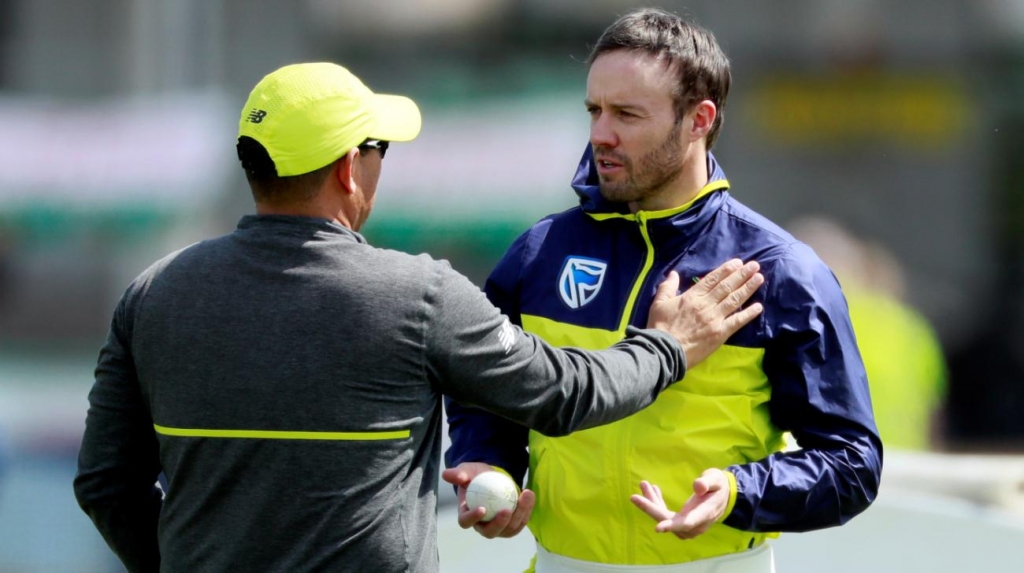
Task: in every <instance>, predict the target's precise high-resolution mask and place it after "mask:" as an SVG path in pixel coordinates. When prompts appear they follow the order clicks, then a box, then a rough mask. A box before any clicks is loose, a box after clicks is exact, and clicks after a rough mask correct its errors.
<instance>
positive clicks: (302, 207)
mask: <svg viewBox="0 0 1024 573" xmlns="http://www.w3.org/2000/svg"><path fill="white" fill-rule="evenodd" d="M256 214H257V215H288V216H292V217H313V218H315V219H327V220H328V221H334V222H335V223H338V224H339V225H343V226H345V227H348V228H349V229H351V228H352V225H351V224H350V223H349V222H348V221H347V220H345V219H344V218H343V217H344V215H343V214H342V213H340V212H336V213H331V212H330V209H325V208H324V207H323V206H322V205H319V204H317V203H316V202H313V201H311V202H307V203H295V204H292V203H288V204H278V203H256Z"/></svg>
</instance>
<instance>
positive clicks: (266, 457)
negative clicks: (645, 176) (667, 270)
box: [75, 63, 763, 573]
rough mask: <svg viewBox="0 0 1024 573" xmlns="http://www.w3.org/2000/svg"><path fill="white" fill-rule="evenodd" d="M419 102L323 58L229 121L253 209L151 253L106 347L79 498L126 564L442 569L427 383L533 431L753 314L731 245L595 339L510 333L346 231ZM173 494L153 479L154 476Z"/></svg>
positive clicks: (257, 94) (445, 274) (462, 283)
mask: <svg viewBox="0 0 1024 573" xmlns="http://www.w3.org/2000/svg"><path fill="white" fill-rule="evenodd" d="M419 130H420V114H419V110H418V109H417V108H416V105H415V104H414V103H413V102H412V101H410V100H409V99H407V98H404V97H398V96H385V95H377V94H374V93H372V92H371V91H370V90H369V89H368V88H366V86H364V85H363V84H362V82H360V81H359V80H358V79H357V78H356V77H355V76H353V75H352V74H351V73H349V72H348V71H347V70H345V69H344V68H341V67H339V66H336V65H333V64H326V63H319V64H298V65H293V66H287V67H284V68H281V69H279V70H277V71H275V72H273V73H271V74H270V75H268V76H267V77H265V78H264V79H263V80H262V81H261V82H260V83H259V84H258V85H257V86H256V87H255V89H254V90H253V91H252V94H251V95H250V97H249V100H248V101H247V102H246V104H245V107H244V108H243V110H242V114H241V119H240V122H239V138H238V155H239V158H240V160H241V162H242V165H243V167H244V169H245V172H246V177H247V178H248V180H249V184H250V187H251V189H252V193H253V197H254V198H255V203H256V213H257V214H256V215H249V216H246V217H243V218H242V220H241V221H240V222H239V224H238V227H237V229H235V231H234V232H232V233H230V234H227V235H224V236H222V237H218V238H215V239H211V240H208V241H203V242H200V243H197V244H195V245H192V246H190V247H187V248H185V249H183V250H181V251H178V252H176V253H172V254H171V255H168V256H167V257H165V258H163V259H161V260H160V261H158V262H156V263H155V264H153V266H151V267H150V268H149V269H147V270H146V271H145V272H143V273H142V274H141V275H140V276H139V277H138V278H136V280H135V281H134V282H133V283H132V284H131V286H130V287H129V288H128V290H127V292H126V293H125V294H124V296H123V297H122V299H121V301H120V303H119V304H118V306H117V308H116V310H115V311H114V316H113V320H112V323H111V329H110V334H109V336H108V339H107V342H106V344H105V345H104V347H103V348H102V350H101V351H100V356H99V363H98V365H97V368H96V378H95V383H94V385H93V388H92V391H91V392H90V394H89V402H90V408H89V413H88V417H87V420H86V430H85V435H84V438H83V441H82V448H81V452H80V455H79V466H78V475H77V477H76V478H75V494H76V496H77V498H78V501H79V504H80V505H81V506H82V508H83V509H84V510H85V512H86V513H87V514H88V515H89V517H90V518H91V519H92V520H93V522H94V523H95V524H96V527H97V528H98V529H99V531H100V533H101V534H102V535H103V537H104V538H105V539H106V541H107V543H108V544H109V545H110V547H111V548H112V549H113V550H114V552H115V553H116V554H117V555H118V557H119V558H120V559H121V560H122V562H123V563H124V564H125V566H126V567H127V568H128V570H129V571H132V572H142V571H154V572H155V571H188V572H190V573H196V572H204V571H218V572H220V571H247V572H252V571H287V572H289V573H295V572H302V571H332V572H336V571H360V572H365V571H374V572H389V571H427V572H430V571H436V570H437V569H438V563H437V548H436V522H435V519H436V518H435V515H436V489H437V476H438V466H439V455H440V445H441V440H440V431H441V396H442V394H448V395H451V396H453V397H455V398H457V399H458V400H460V401H463V402H465V403H468V404H474V405H478V406H481V407H483V408H487V409H489V410H491V411H493V412H495V413H497V414H500V415H502V416H505V417H507V418H509V419H511V420H515V421H516V422H518V423H520V424H524V425H526V426H529V427H531V428H534V429H536V430H538V431H540V432H544V433H545V434H552V435H563V434H566V433H569V432H572V431H574V430H577V429H582V428H588V427H592V426H595V425H598V424H602V423H607V422H610V421H613V420H616V419H620V418H623V417H625V416H627V415H629V414H631V413H633V412H636V411H637V410H639V409H641V408H643V407H645V406H646V405H648V404H650V403H651V402H652V401H653V400H654V398H655V397H656V396H657V394H658V393H659V392H660V391H661V390H663V389H664V388H665V387H666V386H667V385H668V384H670V383H672V382H673V381H675V380H678V379H679V378H681V377H683V375H684V373H685V370H686V367H687V365H688V364H689V365H695V364H697V363H698V362H700V361H701V360H703V358H704V357H706V356H707V355H708V354H710V353H711V352H712V351H713V350H714V349H715V348H717V347H718V346H719V345H720V344H721V343H722V342H723V341H724V340H725V339H726V338H727V337H728V336H729V335H731V334H732V333H733V332H735V331H736V330H737V329H739V328H740V327H741V326H742V325H743V324H745V323H746V322H748V321H750V320H751V319H752V318H754V317H755V316H756V315H757V314H758V313H759V312H760V306H759V305H756V304H755V305H751V306H750V307H748V308H747V309H744V310H739V311H738V309H739V305H740V304H742V303H743V302H744V301H745V300H747V299H748V298H749V297H750V296H751V294H753V292H754V291H755V290H756V289H757V288H758V286H759V285H760V284H761V282H762V280H763V278H762V277H761V275H760V274H758V273H757V270H758V266H757V264H756V263H748V264H747V265H741V264H740V262H739V261H732V262H731V263H730V264H728V265H723V267H722V268H720V269H718V270H717V271H715V272H713V273H711V274H710V275H709V276H708V278H707V279H706V280H705V281H704V282H703V283H702V285H699V286H697V287H694V288H691V289H690V290H688V291H687V292H686V293H684V294H683V295H682V296H677V295H676V292H677V289H678V285H679V278H678V276H675V277H672V278H671V279H670V280H669V281H666V283H665V284H664V285H663V287H662V292H661V294H660V296H659V297H658V298H657V300H656V301H655V302H654V303H653V305H652V307H651V319H650V321H649V322H648V326H649V327H653V328H647V329H632V330H631V331H630V332H629V333H628V337H627V338H626V340H624V341H623V342H622V343H621V344H619V345H616V346H615V347H614V348H612V349H610V350H608V351H605V352H595V353H586V352H581V351H575V350H558V349H555V348H552V347H551V346H549V345H547V344H545V343H543V342H542V341H540V340H539V339H537V338H534V337H532V336H530V335H526V334H524V333H523V332H522V331H521V330H520V329H519V328H518V327H514V326H512V325H511V324H510V323H509V320H508V319H507V318H505V317H504V316H503V315H501V314H500V313H499V312H498V310H497V309H495V308H494V307H493V306H491V305H490V303H488V302H487V300H486V298H485V297H484V295H483V293H481V292H480V290H479V289H478V288H477V287H476V286H474V285H473V284H471V283H470V282H469V281H468V280H467V279H466V278H464V277H463V276H461V275H459V274H458V273H456V272H454V271H453V270H452V269H451V268H450V267H449V266H448V265H447V264H446V263H443V262H438V261H434V260H432V259H430V258H429V257H427V256H424V255H421V256H416V257H414V256H410V255H406V254H404V253H397V252H394V251H387V250H383V249H376V248H374V247H372V246H370V245H368V244H367V243H366V240H365V239H364V238H363V237H362V236H361V235H360V234H359V233H358V231H359V229H360V228H361V227H362V225H363V223H365V222H366V219H367V217H368V216H369V214H370V211H371V209H372V207H373V201H374V196H375V192H376V185H377V179H378V176H379V175H380V170H381V161H382V159H383V158H384V154H385V151H386V150H387V149H388V143H389V142H391V141H409V140H412V139H413V138H415V137H416V135H417V134H418V132H419ZM161 473H163V474H164V476H165V477H166V480H165V482H163V483H166V486H165V487H163V488H157V487H155V486H154V484H155V483H156V481H157V478H158V475H159V474H161Z"/></svg>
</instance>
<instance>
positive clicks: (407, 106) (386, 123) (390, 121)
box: [369, 94, 423, 141]
mask: <svg viewBox="0 0 1024 573" xmlns="http://www.w3.org/2000/svg"><path fill="white" fill-rule="evenodd" d="M370 101H371V102H372V104H371V105H372V106H373V114H374V116H376V118H377V127H376V129H374V130H373V131H372V132H371V133H370V136H369V137H370V138H372V139H383V140H385V141H412V140H413V139H416V136H417V135H419V133H420V126H421V125H422V122H423V120H422V119H421V118H420V108H418V107H416V102H414V101H412V100H411V99H409V98H407V97H405V96H397V95H384V94H373V97H372V98H371V100H370Z"/></svg>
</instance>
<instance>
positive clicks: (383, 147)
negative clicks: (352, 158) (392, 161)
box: [358, 139, 391, 159]
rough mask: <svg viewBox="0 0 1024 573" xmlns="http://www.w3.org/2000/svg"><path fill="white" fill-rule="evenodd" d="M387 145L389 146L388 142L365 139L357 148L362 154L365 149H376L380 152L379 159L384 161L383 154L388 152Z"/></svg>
mask: <svg viewBox="0 0 1024 573" xmlns="http://www.w3.org/2000/svg"><path fill="white" fill-rule="evenodd" d="M389 145H391V144H390V143H389V142H387V141H384V140H381V139H367V140H366V141H364V142H362V143H360V144H359V146H358V147H359V151H360V152H364V151H366V150H367V149H376V150H377V151H380V158H381V159H384V154H385V153H387V152H388V146H389Z"/></svg>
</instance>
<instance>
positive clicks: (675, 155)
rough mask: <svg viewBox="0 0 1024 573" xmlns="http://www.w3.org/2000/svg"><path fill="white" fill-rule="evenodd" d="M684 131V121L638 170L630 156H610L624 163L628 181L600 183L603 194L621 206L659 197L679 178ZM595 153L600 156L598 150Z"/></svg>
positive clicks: (651, 153)
mask: <svg viewBox="0 0 1024 573" xmlns="http://www.w3.org/2000/svg"><path fill="white" fill-rule="evenodd" d="M682 128H683V124H682V122H681V121H677V122H676V123H675V125H674V126H673V127H672V131H670V132H669V134H668V137H667V138H666V139H665V141H664V142H663V143H662V144H661V145H660V146H658V148H657V149H655V150H654V151H651V152H650V153H648V154H646V155H644V156H643V157H641V158H640V160H639V161H638V162H637V167H636V169H634V168H633V161H632V160H630V159H629V158H628V157H624V156H621V155H617V154H614V153H609V155H610V156H612V157H614V158H615V159H616V160H621V161H622V167H623V168H624V171H625V172H626V180H625V181H620V182H617V183H613V182H609V181H603V180H602V181H600V182H599V186H600V189H601V195H602V196H603V197H604V198H605V199H607V200H609V201H615V202H619V203H629V202H633V201H641V200H644V199H647V198H650V197H653V196H655V195H657V194H658V193H659V192H660V191H661V190H662V189H664V188H665V186H666V185H667V184H668V183H670V182H671V181H673V180H675V179H676V178H677V177H679V174H680V173H682V171H683V154H682V144H681V143H680V141H679V132H680V131H681V130H682ZM594 151H595V153H597V150H596V149H595V150H594Z"/></svg>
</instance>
